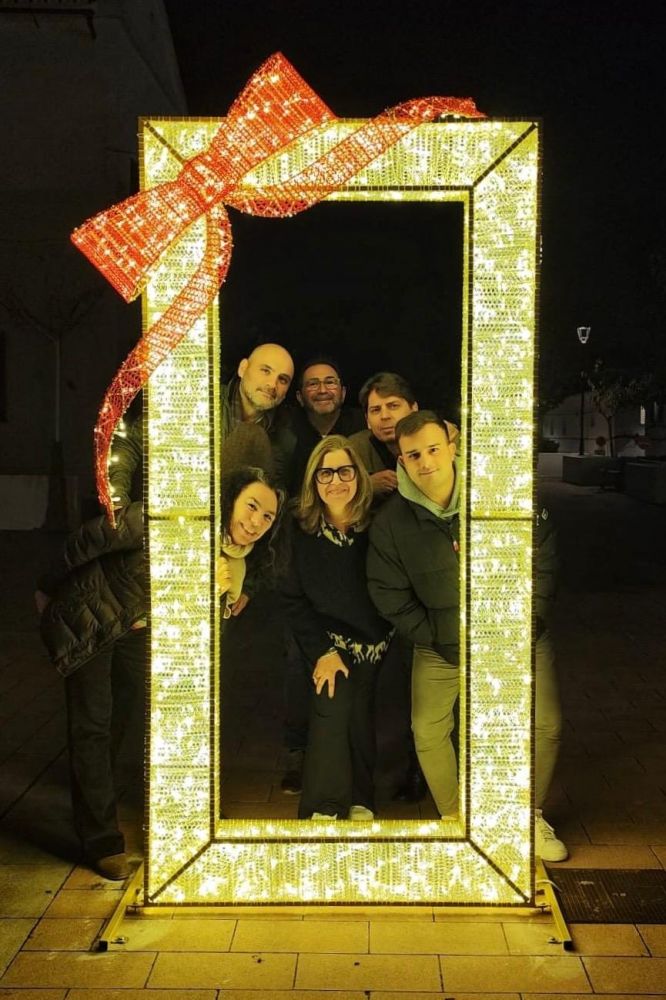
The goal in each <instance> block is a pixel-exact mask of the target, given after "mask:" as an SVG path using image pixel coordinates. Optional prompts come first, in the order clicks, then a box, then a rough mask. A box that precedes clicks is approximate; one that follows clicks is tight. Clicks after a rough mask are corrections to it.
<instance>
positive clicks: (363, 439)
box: [351, 372, 419, 501]
mask: <svg viewBox="0 0 666 1000" xmlns="http://www.w3.org/2000/svg"><path fill="white" fill-rule="evenodd" d="M358 401H359V403H360V405H361V409H362V410H363V412H364V413H365V418H366V422H367V429H366V430H362V431H359V432H358V434H354V436H353V437H352V439H351V441H352V444H353V445H354V447H355V448H356V450H357V452H358V454H359V457H360V458H361V461H362V462H363V464H364V465H365V467H366V469H367V470H368V472H369V473H370V480H371V482H372V491H373V493H374V495H375V500H376V501H381V500H385V499H386V497H388V496H390V495H391V494H392V493H394V492H395V490H396V489H397V485H398V480H397V477H396V473H395V466H396V462H397V455H398V452H397V448H396V445H395V425H396V424H397V423H398V421H399V420H401V419H402V418H403V417H406V416H407V415H408V414H409V413H411V412H412V411H414V410H418V408H419V404H418V403H417V402H416V397H415V396H414V392H413V390H412V388H411V386H410V385H409V383H408V382H407V381H406V379H404V378H403V377H402V375H398V374H396V372H376V374H374V375H371V376H370V378H369V379H368V380H367V381H366V382H365V383H364V385H363V386H362V388H361V391H360V392H359V394H358Z"/></svg>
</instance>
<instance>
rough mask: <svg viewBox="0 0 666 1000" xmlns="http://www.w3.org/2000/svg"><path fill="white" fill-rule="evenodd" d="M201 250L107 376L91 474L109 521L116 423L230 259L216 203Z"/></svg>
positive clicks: (210, 294) (224, 221) (226, 227)
mask: <svg viewBox="0 0 666 1000" xmlns="http://www.w3.org/2000/svg"><path fill="white" fill-rule="evenodd" d="M206 222H207V232H206V249H205V251H204V256H203V259H202V261H201V263H200V264H199V266H198V267H197V269H196V271H195V272H194V274H193V275H192V277H191V278H190V279H189V281H188V282H187V284H186V285H185V287H184V288H183V289H182V290H181V291H180V292H179V293H178V295H177V296H176V298H175V299H174V300H173V302H172V303H171V304H170V305H169V307H168V308H167V309H166V310H165V312H164V313H163V314H162V316H161V317H160V318H159V320H158V321H157V322H156V323H154V324H153V326H151V327H150V329H149V330H148V331H147V332H146V334H145V336H144V337H142V338H141V340H140V341H139V342H138V344H137V345H136V346H135V347H134V348H132V350H131V351H130V353H129V354H128V355H127V357H126V358H125V360H124V361H123V363H122V365H121V366H120V368H119V369H118V371H117V372H116V374H115V375H114V377H113V381H112V382H111V385H110V386H109V388H108V389H107V391H106V394H105V396H104V402H103V403H102V406H101V409H100V412H99V417H98V419H97V425H96V427H95V476H96V482H97V494H98V497H99V501H100V503H101V504H102V506H103V507H104V509H105V510H106V513H107V515H108V517H109V520H110V521H111V523H112V524H113V523H114V517H113V499H112V497H111V490H110V486H109V471H108V470H109V456H110V453H111V443H112V440H113V435H114V433H115V430H116V427H117V426H118V421H119V420H120V419H121V417H122V415H123V414H124V413H125V411H126V410H127V408H128V406H129V405H130V403H131V402H132V400H133V399H134V398H135V396H136V395H137V393H138V392H139V391H140V390H141V389H142V388H143V386H144V385H145V384H146V382H147V381H148V379H149V378H150V376H151V375H152V374H153V372H154V371H155V370H156V369H157V368H158V366H159V365H160V364H161V363H162V361H164V359H165V358H166V357H168V355H169V354H170V353H171V351H173V349H174V347H176V346H177V344H179V343H180V341H181V340H182V339H183V337H184V336H185V335H186V334H187V333H188V332H189V331H190V330H191V329H192V326H193V324H194V322H195V321H196V319H197V318H198V317H199V316H200V315H201V313H202V312H203V311H204V310H205V309H206V307H207V306H208V305H210V303H211V302H212V301H213V299H214V298H215V296H216V295H217V293H218V291H219V288H220V285H221V284H222V282H223V281H224V279H225V277H226V273H227V271H228V269H229V262H230V261H231V251H232V234H231V224H230V222H229V217H228V215H227V212H226V209H225V208H224V206H223V205H222V204H220V205H216V206H215V207H214V208H212V209H211V210H210V212H209V214H208V216H207V220H206Z"/></svg>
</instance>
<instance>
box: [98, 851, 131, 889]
mask: <svg viewBox="0 0 666 1000" xmlns="http://www.w3.org/2000/svg"><path fill="white" fill-rule="evenodd" d="M90 865H91V867H92V868H93V869H94V870H95V871H96V872H97V874H98V875H101V876H102V878H108V879H109V880H110V881H111V882H120V881H122V879H126V878H127V877H128V876H129V875H130V874H131V871H132V869H131V868H130V866H129V864H128V863H127V855H126V854H125V853H124V852H123V853H122V854H107V856H106V857H105V858H97V859H96V860H94V861H91V862H90Z"/></svg>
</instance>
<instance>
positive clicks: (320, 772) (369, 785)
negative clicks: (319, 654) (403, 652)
mask: <svg viewBox="0 0 666 1000" xmlns="http://www.w3.org/2000/svg"><path fill="white" fill-rule="evenodd" d="M339 652H340V655H341V656H342V658H343V660H344V661H345V663H346V665H347V666H348V667H349V677H343V676H342V674H338V675H337V677H336V681H335V695H334V697H333V698H329V697H328V685H326V686H325V687H324V688H323V690H322V692H321V694H316V693H315V690H314V685H312V691H311V695H310V719H309V726H308V743H307V748H306V751H305V762H304V765H303V791H302V793H301V801H300V804H299V808H298V816H299V819H308V818H309V817H310V816H311V815H312V813H313V812H320V813H326V814H328V815H331V816H333V815H336V816H337V817H338V819H345V818H346V816H347V814H348V812H349V807H350V806H352V805H358V806H366V808H367V809H372V811H373V812H374V809H375V792H374V783H373V771H374V767H375V758H376V752H377V751H376V740H375V718H374V714H375V713H374V698H375V682H376V678H377V673H378V671H379V668H380V667H381V661H379V663H353V662H351V660H350V658H349V657H348V656H347V654H346V653H344V652H343V651H341V650H340V651H339ZM310 683H311V684H312V681H310Z"/></svg>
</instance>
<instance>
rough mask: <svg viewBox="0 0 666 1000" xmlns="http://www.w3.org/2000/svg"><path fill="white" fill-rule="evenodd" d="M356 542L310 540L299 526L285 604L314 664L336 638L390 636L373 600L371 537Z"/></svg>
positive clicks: (369, 640) (371, 640)
mask: <svg viewBox="0 0 666 1000" xmlns="http://www.w3.org/2000/svg"><path fill="white" fill-rule="evenodd" d="M351 538H352V542H353V544H351V545H338V544H336V543H335V542H334V541H331V540H330V538H328V537H326V535H325V534H322V533H321V532H317V533H316V534H314V535H309V534H306V533H305V532H304V531H302V530H301V529H300V527H298V526H296V525H295V526H294V531H293V540H292V554H291V560H290V565H289V571H288V574H287V576H286V579H285V580H284V581H283V584H282V588H281V595H280V597H281V600H280V603H281V607H282V609H283V611H284V614H285V617H286V619H287V622H288V624H289V626H290V628H291V630H292V631H293V634H294V637H295V639H296V641H297V643H298V645H299V646H300V648H301V650H302V651H303V653H304V655H305V657H306V659H307V660H308V661H309V662H310V663H316V661H317V660H318V659H319V657H320V656H323V654H324V653H325V652H326V651H327V650H328V649H330V648H331V644H332V640H331V635H340V636H342V637H343V638H344V639H345V640H349V641H350V642H356V643H359V644H360V645H363V644H375V643H380V642H383V641H384V640H385V639H386V638H387V636H388V634H389V632H390V631H391V629H390V626H389V625H388V624H387V622H385V621H384V620H383V619H382V618H381V617H380V616H379V615H378V614H377V611H376V610H375V606H374V605H373V603H372V601H371V600H370V597H369V595H368V588H367V584H366V580H365V561H366V553H367V546H368V533H367V531H360V532H357V533H356V532H355V533H354V534H353V535H352V536H351Z"/></svg>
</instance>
